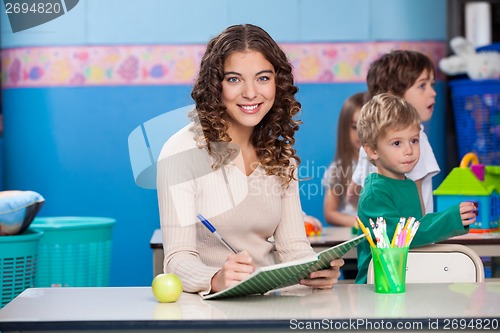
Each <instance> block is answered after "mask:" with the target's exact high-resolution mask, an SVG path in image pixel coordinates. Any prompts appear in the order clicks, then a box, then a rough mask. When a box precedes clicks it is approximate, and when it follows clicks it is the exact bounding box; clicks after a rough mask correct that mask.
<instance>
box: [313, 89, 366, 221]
mask: <svg viewBox="0 0 500 333" xmlns="http://www.w3.org/2000/svg"><path fill="white" fill-rule="evenodd" d="M365 95H366V94H365V92H359V93H356V94H354V95H352V96H350V97H349V98H347V99H346V101H345V102H344V105H343V106H342V109H341V111H340V115H339V121H338V128H337V149H336V151H335V158H334V160H333V162H332V163H331V164H330V166H329V167H328V169H327V170H326V171H325V174H324V176H323V180H322V185H323V187H324V188H325V191H326V192H325V199H324V203H323V212H324V216H325V220H326V222H328V223H329V224H332V225H338V226H347V227H352V226H355V225H356V207H355V206H353V205H352V204H350V203H349V202H348V201H347V200H346V195H347V188H348V187H349V184H350V182H351V177H352V174H353V172H354V169H355V168H356V164H357V162H358V154H359V148H360V143H359V138H358V133H357V127H356V124H357V122H358V118H359V114H360V111H361V107H362V106H363V104H364V102H365Z"/></svg>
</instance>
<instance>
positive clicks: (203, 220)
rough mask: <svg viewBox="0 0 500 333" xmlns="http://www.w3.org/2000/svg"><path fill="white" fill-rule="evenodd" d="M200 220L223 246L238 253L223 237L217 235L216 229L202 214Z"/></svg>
mask: <svg viewBox="0 0 500 333" xmlns="http://www.w3.org/2000/svg"><path fill="white" fill-rule="evenodd" d="M198 218H199V219H200V221H201V223H203V225H204V226H205V227H207V229H208V230H210V232H211V233H212V234H214V235H215V237H217V238H218V239H219V240H220V241H221V242H222V244H224V245H225V246H226V247H227V248H228V249H229V250H230V251H233V253H238V251H236V250H235V249H234V248H233V247H231V245H229V244H228V243H227V242H226V241H225V240H224V239H223V238H222V237H221V235H219V234H218V233H217V230H215V227H214V226H213V225H212V224H211V223H210V222H208V220H207V219H206V218H204V217H203V215H201V214H198Z"/></svg>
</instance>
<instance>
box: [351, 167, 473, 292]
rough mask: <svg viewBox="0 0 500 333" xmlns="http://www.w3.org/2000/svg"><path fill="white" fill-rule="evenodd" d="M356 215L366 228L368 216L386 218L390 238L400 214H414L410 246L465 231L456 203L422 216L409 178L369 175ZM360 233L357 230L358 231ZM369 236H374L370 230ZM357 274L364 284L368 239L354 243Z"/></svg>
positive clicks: (428, 242) (358, 281)
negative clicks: (415, 220)
mask: <svg viewBox="0 0 500 333" xmlns="http://www.w3.org/2000/svg"><path fill="white" fill-rule="evenodd" d="M358 216H359V218H360V219H361V221H362V222H363V224H364V225H365V226H366V227H367V228H368V229H369V230H371V228H369V226H370V222H369V219H370V218H371V219H372V220H373V221H376V219H377V217H383V218H384V219H385V220H386V221H387V235H388V236H389V239H390V240H392V236H393V235H394V231H395V230H396V226H397V223H398V222H399V218H400V217H405V218H408V217H414V218H416V219H417V220H418V221H420V227H419V228H418V231H417V233H416V234H415V238H414V239H413V241H412V243H411V246H410V247H412V248H413V247H419V246H424V245H428V244H431V243H435V242H440V241H442V240H445V239H447V238H450V237H453V236H457V235H463V234H466V233H468V232H469V227H464V226H463V224H462V219H461V218H460V211H459V205H458V204H457V205H455V206H452V207H450V208H448V209H447V210H445V211H443V212H439V213H429V214H426V215H425V216H424V217H422V206H421V204H420V197H419V195H418V189H417V185H416V184H415V182H413V181H412V180H410V179H405V180H398V179H393V178H389V177H386V176H382V175H380V174H378V173H372V174H370V175H369V176H368V177H367V178H366V180H365V184H364V186H363V189H362V191H361V195H360V198H359V203H358ZM358 233H359V234H361V233H362V231H361V229H359V230H358ZM372 238H373V239H374V240H375V237H374V235H373V232H372ZM357 252H358V275H357V277H356V283H366V275H367V271H368V265H369V263H370V260H371V258H372V255H371V251H370V246H369V244H368V242H362V243H360V244H359V245H358V248H357Z"/></svg>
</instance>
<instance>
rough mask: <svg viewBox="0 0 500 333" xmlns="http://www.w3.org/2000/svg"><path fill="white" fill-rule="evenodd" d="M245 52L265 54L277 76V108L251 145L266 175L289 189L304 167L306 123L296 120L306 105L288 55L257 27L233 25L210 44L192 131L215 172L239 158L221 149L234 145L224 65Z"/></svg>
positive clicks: (203, 63)
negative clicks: (298, 135) (300, 151)
mask: <svg viewBox="0 0 500 333" xmlns="http://www.w3.org/2000/svg"><path fill="white" fill-rule="evenodd" d="M245 51H257V52H259V53H261V54H262V55H263V56H264V57H265V58H266V59H267V61H269V62H270V63H271V64H272V65H273V67H274V70H275V72H276V76H275V80H276V97H275V102H274V105H273V106H272V108H271V110H269V112H268V113H267V114H266V116H265V117H264V118H263V119H262V120H261V122H260V123H259V124H258V125H256V126H255V128H254V130H253V133H252V137H251V138H250V141H251V144H252V145H253V146H254V147H255V150H256V153H257V156H258V158H259V161H260V163H261V165H262V166H263V167H264V169H265V170H266V173H267V174H268V175H275V176H277V177H279V178H280V180H281V183H282V185H283V186H284V187H287V186H288V184H289V183H290V181H291V180H292V179H296V178H295V177H294V173H295V172H294V171H295V170H296V168H297V167H298V165H299V164H300V158H299V157H298V156H297V154H296V151H295V149H294V148H293V145H294V144H295V138H294V135H295V132H296V131H297V130H298V129H299V124H300V123H301V122H300V121H299V120H296V119H294V116H295V115H296V114H297V113H298V112H299V111H300V108H301V105H300V103H299V102H298V101H297V100H296V99H295V94H296V93H297V92H298V88H297V87H296V86H295V84H294V78H293V74H292V66H291V64H290V62H289V60H288V58H287V56H286V54H285V52H283V50H282V49H281V48H280V47H279V46H278V44H277V43H276V42H275V41H274V40H273V39H272V38H271V36H270V35H269V34H268V33H267V32H266V31H265V30H263V29H262V28H260V27H258V26H255V25H251V24H241V25H233V26H230V27H228V28H227V29H226V30H224V31H223V32H221V33H220V34H219V35H218V36H216V37H214V38H213V39H212V40H210V42H209V43H208V45H207V49H206V51H205V54H204V55H203V58H202V60H201V65H200V71H199V74H198V78H197V79H196V81H195V84H194V87H193V91H192V93H191V97H192V98H193V100H194V101H195V103H196V108H195V110H193V111H192V112H191V113H190V115H189V116H190V118H191V120H192V121H193V123H194V126H193V129H192V130H193V131H194V132H195V133H196V141H197V144H198V146H199V147H207V149H208V151H209V153H210V155H211V156H212V157H213V158H214V159H215V162H214V165H213V166H212V167H213V168H214V169H217V168H219V167H221V166H222V165H225V164H227V163H228V162H229V161H230V159H231V156H234V155H232V154H233V153H234V150H231V149H218V148H220V147H221V145H217V144H215V143H219V142H231V138H230V137H229V135H228V134H227V130H228V122H227V120H226V117H227V110H226V107H225V105H224V104H223V102H222V81H223V80H224V64H225V62H226V59H227V58H228V57H229V56H230V55H231V54H232V53H233V52H245ZM216 147H218V148H217V149H216ZM292 160H295V163H294V162H293V161H292Z"/></svg>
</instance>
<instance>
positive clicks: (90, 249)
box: [31, 216, 116, 287]
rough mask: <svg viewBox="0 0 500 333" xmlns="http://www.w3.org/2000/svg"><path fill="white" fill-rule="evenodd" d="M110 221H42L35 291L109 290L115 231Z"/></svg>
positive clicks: (38, 225) (37, 223)
mask: <svg viewBox="0 0 500 333" xmlns="http://www.w3.org/2000/svg"><path fill="white" fill-rule="evenodd" d="M115 222H116V221H115V219H112V218H107V217H83V216H66V217H43V218H35V219H34V220H33V222H32V224H31V225H32V226H33V227H34V228H36V229H39V230H42V231H43V232H44V235H43V237H42V239H41V240H40V249H39V253H38V268H37V275H36V280H35V286H36V287H106V286H109V276H110V270H111V245H112V244H111V242H112V231H113V230H112V229H113V225H114V224H115Z"/></svg>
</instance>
